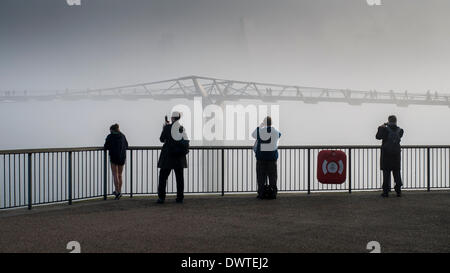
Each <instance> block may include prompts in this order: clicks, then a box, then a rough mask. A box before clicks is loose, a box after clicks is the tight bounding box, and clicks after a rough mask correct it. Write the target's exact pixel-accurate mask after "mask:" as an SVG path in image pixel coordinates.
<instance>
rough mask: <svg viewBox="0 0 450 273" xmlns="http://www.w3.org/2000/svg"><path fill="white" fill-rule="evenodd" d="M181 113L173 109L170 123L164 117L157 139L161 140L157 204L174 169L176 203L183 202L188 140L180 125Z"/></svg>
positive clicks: (160, 200) (164, 193)
mask: <svg viewBox="0 0 450 273" xmlns="http://www.w3.org/2000/svg"><path fill="white" fill-rule="evenodd" d="M180 118H181V114H180V113H179V112H176V111H174V112H173V113H172V117H171V121H172V123H170V122H169V121H168V119H167V116H166V117H165V124H164V126H163V130H162V133H161V136H160V138H159V140H160V141H161V142H163V143H164V144H163V146H162V149H161V154H160V156H159V160H158V168H160V171H159V181H158V201H157V203H158V204H162V203H164V201H165V199H166V184H167V178H168V177H169V175H170V172H171V171H172V170H174V172H175V176H176V181H177V197H176V202H177V203H183V199H184V193H183V192H184V177H183V169H185V168H187V161H186V155H187V154H188V153H189V140H188V138H187V135H186V132H185V130H184V128H183V126H181V125H180V122H179V120H180Z"/></svg>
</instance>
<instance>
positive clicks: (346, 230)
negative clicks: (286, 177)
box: [0, 191, 450, 253]
mask: <svg viewBox="0 0 450 273" xmlns="http://www.w3.org/2000/svg"><path fill="white" fill-rule="evenodd" d="M155 200H156V199H155V198H154V197H134V198H132V199H130V198H129V197H123V198H122V199H121V200H119V201H116V200H107V201H103V200H92V201H83V202H76V203H74V204H73V205H72V206H68V205H67V204H59V205H51V206H42V207H37V208H34V209H33V210H31V211H28V210H26V209H20V210H9V211H0V252H69V251H68V250H66V245H67V243H68V242H69V241H78V242H79V243H80V244H81V251H82V252H362V253H364V252H369V250H367V249H366V246H367V243H368V242H369V241H378V242H379V243H380V244H381V251H382V252H450V192H449V191H433V192H404V196H403V197H401V198H397V197H395V196H394V195H391V197H389V198H387V199H383V198H381V197H380V196H379V192H354V193H352V194H348V193H313V194H311V195H309V196H308V195H306V194H283V193H281V194H279V195H278V199H276V200H257V199H256V198H255V196H254V195H226V196H225V197H221V196H211V195H210V196H189V195H188V196H186V199H185V203H184V204H176V203H175V202H174V199H173V197H170V196H169V197H168V199H167V201H166V204H164V205H158V204H156V203H155Z"/></svg>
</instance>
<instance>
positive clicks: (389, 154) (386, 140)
mask: <svg viewBox="0 0 450 273" xmlns="http://www.w3.org/2000/svg"><path fill="white" fill-rule="evenodd" d="M403 134H404V131H403V129H402V128H400V127H398V126H397V117H396V116H393V115H392V116H389V118H388V122H387V123H384V124H383V125H381V126H379V127H378V132H377V134H376V136H375V137H376V139H378V140H382V144H381V156H380V167H381V170H382V171H383V193H382V194H381V196H383V197H388V196H389V192H390V191H391V172H392V174H393V176H394V181H395V187H394V188H395V192H396V193H397V196H398V197H400V196H401V187H402V185H403V184H402V178H401V175H400V169H401V146H400V141H401V138H402V137H403Z"/></svg>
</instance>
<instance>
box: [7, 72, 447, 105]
mask: <svg viewBox="0 0 450 273" xmlns="http://www.w3.org/2000/svg"><path fill="white" fill-rule="evenodd" d="M194 97H201V98H202V99H203V100H204V102H205V103H207V104H208V103H209V104H220V103H221V102H223V101H237V100H242V99H247V100H260V101H265V102H272V101H273V102H275V101H280V100H282V101H302V102H305V103H319V102H341V103H348V104H351V105H361V104H363V103H382V104H396V105H398V106H408V105H429V106H438V105H441V106H442V105H444V106H449V107H450V94H443V93H438V92H430V91H428V92H426V93H423V94H420V93H409V92H408V91H403V92H399V91H392V90H391V91H388V92H380V91H376V90H369V91H362V90H350V89H334V88H320V87H306V86H295V85H281V84H268V83H257V82H245V81H234V80H224V79H217V78H209V77H199V76H188V77H182V78H177V79H171V80H165V81H158V82H149V83H140V84H133V85H125V86H119V87H113V88H104V89H92V90H91V89H87V90H63V91H33V92H32V91H11V90H10V91H2V92H0V102H15V101H29V100H37V101H39V100H55V99H61V100H80V99H93V100H108V99H125V100H135V99H143V98H151V99H156V100H169V99H177V98H186V99H193V98H194Z"/></svg>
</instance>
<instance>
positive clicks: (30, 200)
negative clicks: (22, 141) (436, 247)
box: [28, 153, 33, 209]
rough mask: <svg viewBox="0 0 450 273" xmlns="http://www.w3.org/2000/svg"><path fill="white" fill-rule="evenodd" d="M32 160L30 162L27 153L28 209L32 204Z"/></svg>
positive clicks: (29, 156) (29, 154) (29, 155)
mask: <svg viewBox="0 0 450 273" xmlns="http://www.w3.org/2000/svg"><path fill="white" fill-rule="evenodd" d="M31 164H32V160H31V153H28V209H31V207H32V202H33V196H32V194H33V191H32V187H33V185H32V182H33V178H32V174H33V171H32V168H33V167H32V165H31Z"/></svg>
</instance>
